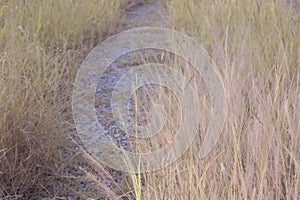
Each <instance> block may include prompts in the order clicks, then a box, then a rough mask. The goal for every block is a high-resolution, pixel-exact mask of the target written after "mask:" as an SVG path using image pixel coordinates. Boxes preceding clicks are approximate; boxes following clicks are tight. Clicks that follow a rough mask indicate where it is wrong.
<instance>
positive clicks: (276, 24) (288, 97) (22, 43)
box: [0, 0, 300, 200]
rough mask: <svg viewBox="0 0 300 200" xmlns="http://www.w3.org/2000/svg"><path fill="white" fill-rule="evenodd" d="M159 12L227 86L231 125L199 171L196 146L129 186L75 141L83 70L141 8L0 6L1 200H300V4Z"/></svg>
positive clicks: (216, 0) (203, 5)
mask: <svg viewBox="0 0 300 200" xmlns="http://www.w3.org/2000/svg"><path fill="white" fill-rule="evenodd" d="M149 2H150V3H151V2H155V1H154V0H153V1H152V0H151V1H149ZM162 2H163V5H165V6H166V10H167V13H166V16H165V17H166V19H167V20H168V21H169V24H170V27H169V28H171V29H174V30H177V31H180V32H183V33H186V34H187V35H189V36H190V37H192V38H193V39H195V40H196V41H197V42H198V43H199V44H201V45H202V46H203V47H204V48H205V49H206V51H207V52H208V54H209V55H210V57H211V58H212V60H213V61H214V62H215V64H216V66H217V68H218V70H219V72H220V75H221V77H222V80H223V82H224V88H225V91H226V101H227V104H228V105H227V110H228V111H227V116H226V122H225V126H224V128H223V130H222V135H221V137H220V138H219V140H218V143H217V145H216V146H215V147H214V149H213V150H212V151H211V152H210V154H209V155H208V156H206V157H205V158H203V159H199V157H198V154H197V153H195V152H196V151H197V149H198V145H199V143H197V142H195V144H194V145H192V146H191V147H190V149H189V150H188V151H187V152H186V153H185V154H184V155H182V157H180V159H178V161H176V162H174V163H172V164H171V165H169V166H167V167H165V168H163V169H161V170H158V171H155V172H145V173H132V174H130V173H123V172H116V171H114V170H112V169H109V168H107V167H105V166H103V165H102V164H101V163H99V162H97V161H96V160H95V159H94V158H93V157H92V156H91V155H89V154H88V153H86V152H85V149H84V148H83V147H82V146H81V145H80V144H78V143H79V142H78V141H77V140H76V130H75V126H74V121H73V119H72V106H71V103H72V102H71V101H72V90H73V86H74V80H75V77H76V73H77V70H78V69H79V67H80V65H81V63H82V62H83V60H84V59H85V57H86V56H87V55H88V53H89V52H90V51H91V50H92V49H93V48H94V47H95V46H97V45H98V44H99V43H101V42H102V41H103V40H105V39H106V38H108V37H109V36H111V35H113V34H115V33H118V32H120V31H122V30H124V29H126V27H124V26H123V23H124V15H125V14H126V12H128V10H129V9H131V8H132V6H134V5H135V4H137V3H139V5H140V6H142V5H143V4H144V3H145V2H144V1H138V0H131V1H129V0H124V1H122V0H101V1H100V0H99V1H95V0H84V1H83V0H82V1H81V0H79V1H75V0H60V1H54V0H49V1H46V0H32V1H25V0H24V1H20V0H0V199H43V198H44V199H68V200H69V199H168V200H169V199H170V200H171V199H195V200H198V199H212V200H215V199H251V200H254V199H295V200H296V199H299V198H300V3H299V2H297V1H292V0H291V1H289V0H241V1H236V0H211V1H209V0H164V1H162ZM176 63H177V62H176ZM179 63H180V62H179ZM186 73H187V74H188V73H189V72H188V71H186ZM199 79H200V78H199ZM196 83H197V84H199V82H197V80H196ZM200 83H201V81H200ZM199 95H200V94H199ZM199 99H201V98H200V97H199ZM100 102H101V100H100ZM202 103H203V102H202ZM204 104H205V102H204ZM205 105H208V104H205ZM208 123H209V120H207V119H203V122H202V125H203V128H202V129H200V132H201V133H200V132H199V135H200V137H199V138H198V139H199V141H200V142H201V140H202V136H203V134H202V133H203V132H205V127H207V124H208ZM170 131H171V130H170ZM199 141H198V142H199ZM116 177H117V178H116Z"/></svg>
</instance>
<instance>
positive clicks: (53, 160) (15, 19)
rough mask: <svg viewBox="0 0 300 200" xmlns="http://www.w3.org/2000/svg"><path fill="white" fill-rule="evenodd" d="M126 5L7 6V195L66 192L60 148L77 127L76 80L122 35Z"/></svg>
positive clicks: (1, 187) (0, 182) (2, 91)
mask: <svg viewBox="0 0 300 200" xmlns="http://www.w3.org/2000/svg"><path fill="white" fill-rule="evenodd" d="M122 6H123V1H119V0H113V1H110V0H109V1H106V0H102V1H91V0H87V1H73V0H62V1H59V2H58V1H46V0H41V1H40V0H34V1H18V0H12V1H1V2H0V49H1V50H0V113H1V115H0V198H1V197H7V198H11V199H13V198H17V197H20V198H22V199H24V198H37V199H39V198H41V196H39V195H41V194H42V191H44V193H48V195H50V196H52V197H55V196H57V197H59V196H60V194H65V195H67V194H66V193H67V188H66V187H67V184H65V185H63V186H60V185H61V184H60V185H59V184H58V182H56V181H57V180H56V177H58V174H59V173H61V170H63V165H65V164H62V163H61V160H60V158H59V157H60V156H59V155H58V153H59V151H57V150H58V147H61V146H65V145H66V144H64V142H65V143H66V140H63V138H65V137H66V136H67V135H68V134H70V132H71V130H72V129H71V127H70V125H69V123H68V122H67V120H70V119H71V110H70V103H71V102H70V94H71V89H72V82H73V80H74V77H75V74H76V71H77V69H78V67H79V66H80V62H82V60H83V58H84V57H85V56H86V54H87V53H88V51H90V50H91V49H92V48H93V47H94V46H95V45H96V44H97V43H99V42H100V41H102V40H103V39H104V37H107V35H108V34H111V33H113V32H114V31H115V30H116V24H117V22H118V20H119V19H120V17H121V16H120V15H121V14H122V10H121V8H122ZM122 9H123V8H122ZM70 159H72V158H70ZM66 181H67V180H66ZM53 190H54V191H53ZM68 191H70V189H69V188H68ZM24 195H25V196H24Z"/></svg>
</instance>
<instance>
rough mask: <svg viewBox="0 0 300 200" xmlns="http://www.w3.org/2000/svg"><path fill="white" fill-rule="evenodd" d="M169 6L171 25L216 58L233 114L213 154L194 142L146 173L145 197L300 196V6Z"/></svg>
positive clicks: (193, 1) (183, 1)
mask: <svg viewBox="0 0 300 200" xmlns="http://www.w3.org/2000/svg"><path fill="white" fill-rule="evenodd" d="M296 6H297V5H296ZM170 8H171V11H172V14H171V16H170V19H171V20H172V22H173V27H174V28H175V29H176V30H179V31H182V32H185V33H187V34H189V35H190V36H192V37H193V38H195V39H196V40H197V41H198V42H199V43H200V44H202V45H203V46H204V48H205V49H206V50H207V51H208V53H209V54H210V55H211V57H212V58H213V60H214V61H215V62H216V65H217V66H218V68H219V70H220V72H221V74H222V78H223V81H224V83H225V88H226V93H227V101H228V116H227V122H226V126H225V127H224V132H223V135H222V137H221V138H220V140H219V142H218V144H217V146H216V147H215V149H214V150H213V151H212V152H211V153H210V155H209V156H208V157H206V158H205V159H203V160H199V159H198V157H197V151H195V152H194V153H191V152H193V151H194V149H195V148H197V145H200V144H199V143H196V145H194V146H193V147H192V149H191V150H190V151H189V152H187V153H186V154H185V155H184V156H183V157H182V158H181V159H179V160H178V161H177V162H176V163H173V164H172V165H171V166H170V167H168V168H165V169H163V170H161V171H159V172H157V173H148V174H146V178H145V179H146V181H145V182H146V184H145V188H144V190H143V191H144V193H143V198H142V199H297V198H299V196H300V190H299V186H300V160H299V156H298V157H297V155H299V154H300V145H299V142H300V135H299V132H300V115H299V112H298V110H300V96H299V94H300V59H299V58H300V48H299V47H300V40H299V31H300V21H299V17H298V16H297V15H296V14H295V12H294V10H295V9H298V10H299V5H298V7H287V6H286V1H250V0H245V1H234V0H233V1H207V0H202V1H197V0H172V1H170ZM298 15H299V13H298ZM204 126H205V125H204ZM200 141H201V139H200Z"/></svg>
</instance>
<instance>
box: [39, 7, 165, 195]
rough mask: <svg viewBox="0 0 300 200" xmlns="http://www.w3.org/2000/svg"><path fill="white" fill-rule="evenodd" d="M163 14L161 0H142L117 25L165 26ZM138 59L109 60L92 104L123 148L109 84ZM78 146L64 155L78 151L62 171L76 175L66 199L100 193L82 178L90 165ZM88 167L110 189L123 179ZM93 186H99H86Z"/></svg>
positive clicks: (126, 145) (125, 141)
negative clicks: (112, 106) (94, 103)
mask: <svg viewBox="0 0 300 200" xmlns="http://www.w3.org/2000/svg"><path fill="white" fill-rule="evenodd" d="M165 16H167V9H166V7H165V6H164V5H163V3H161V2H159V1H143V2H141V3H138V4H136V5H134V6H133V7H131V8H130V9H129V10H128V11H127V13H126V15H125V16H124V18H123V20H122V22H121V25H122V27H124V30H128V29H131V28H134V27H147V26H151V27H169V23H168V20H167V19H166V17H165ZM139 59H140V58H137V57H136V55H125V56H122V57H121V58H120V59H118V60H117V61H116V62H114V63H112V64H111V66H109V67H108V68H107V69H106V70H105V72H104V73H103V74H102V76H101V77H100V79H99V83H98V89H97V91H96V105H95V107H96V110H97V117H98V121H99V123H100V124H101V125H102V126H103V127H104V128H105V134H106V135H107V136H108V137H109V138H111V139H112V140H113V141H115V142H116V143H118V145H119V146H122V147H123V148H124V149H128V148H129V146H130V145H129V143H128V137H127V135H126V134H125V133H123V132H122V131H120V129H119V128H118V126H117V125H116V123H115V122H114V118H113V115H112V109H111V105H110V102H111V96H112V91H113V88H114V86H115V85H116V83H117V82H118V80H119V79H120V77H121V75H123V74H124V73H125V72H126V71H128V70H129V69H130V68H131V67H133V66H134V65H136V63H137V62H139ZM78 143H79V144H80V141H78ZM79 149H80V148H78V147H76V148H75V149H74V150H73V152H69V153H65V155H64V157H65V159H66V160H68V159H74V157H76V155H79V157H78V158H75V160H78V161H75V163H74V162H71V163H70V164H68V165H67V166H66V167H65V169H64V173H66V175H68V176H70V175H71V176H73V177H77V178H78V180H75V182H74V188H72V190H73V191H77V192H76V193H74V192H70V194H69V195H67V196H66V199H68V200H73V199H77V197H78V194H82V196H91V197H93V196H97V197H99V195H100V196H101V195H103V188H101V187H100V186H97V183H95V181H93V180H91V181H87V180H86V177H85V174H86V172H84V169H90V167H88V166H86V164H85V163H84V161H81V160H80V159H81V158H80V156H81V155H80V154H81V153H80V150H79ZM74 155H75V156H74ZM79 160H80V161H79ZM90 170H91V171H92V173H94V174H96V175H97V174H98V175H99V176H100V177H97V179H102V181H103V184H105V185H106V186H105V187H108V188H111V189H115V187H116V184H119V183H120V182H121V181H122V180H124V177H125V176H126V174H123V173H121V172H117V171H114V170H110V171H109V172H110V174H111V176H107V175H104V177H107V178H103V177H102V175H101V172H95V170H94V172H93V170H92V169H90ZM88 172H89V171H88ZM77 178H76V179H77ZM103 179H107V180H103ZM79 180H80V181H79ZM92 185H94V186H92ZM95 186H96V187H98V188H99V189H98V190H91V189H89V188H93V187H95ZM92 191H93V192H92ZM42 196H43V195H42ZM80 196H81V195H80ZM94 198H95V197H94Z"/></svg>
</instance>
